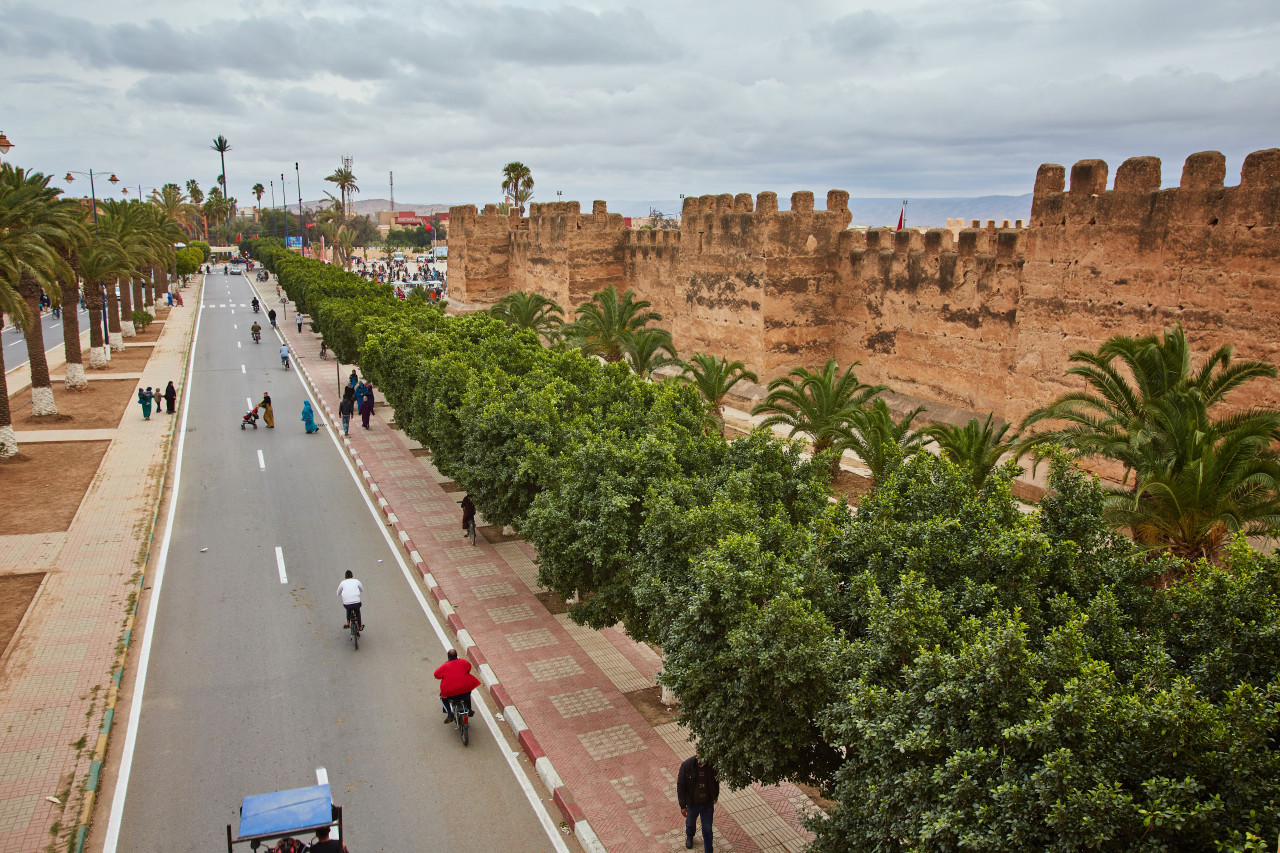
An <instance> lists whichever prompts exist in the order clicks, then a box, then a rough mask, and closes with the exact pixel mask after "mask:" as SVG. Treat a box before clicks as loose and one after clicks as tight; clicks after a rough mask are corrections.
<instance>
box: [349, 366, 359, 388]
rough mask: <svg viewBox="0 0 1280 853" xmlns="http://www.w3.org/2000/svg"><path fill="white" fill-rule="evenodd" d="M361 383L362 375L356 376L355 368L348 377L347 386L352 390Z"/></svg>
mask: <svg viewBox="0 0 1280 853" xmlns="http://www.w3.org/2000/svg"><path fill="white" fill-rule="evenodd" d="M359 384H360V377H358V376H356V372H355V371H354V370H353V371H351V375H350V376H348V377H347V387H348V388H350V389H352V390H355V387H356V386H357V385H359Z"/></svg>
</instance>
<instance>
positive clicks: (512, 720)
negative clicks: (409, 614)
mask: <svg viewBox="0 0 1280 853" xmlns="http://www.w3.org/2000/svg"><path fill="white" fill-rule="evenodd" d="M281 334H282V335H284V334H285V332H284V330H283V329H282V330H281ZM295 352H296V350H295ZM294 361H295V364H297V366H298V369H299V370H300V371H301V372H302V376H303V378H304V379H305V380H306V382H307V385H308V386H309V387H310V388H311V392H312V395H313V396H314V397H315V398H316V400H317V401H319V403H320V405H321V406H322V407H324V411H325V414H326V415H327V416H328V426H329V427H330V428H332V429H334V430H336V429H338V425H339V424H341V423H342V419H341V417H335V416H334V412H333V410H332V409H330V408H329V404H328V402H327V401H326V400H325V398H324V397H323V396H321V394H320V392H319V390H318V385H317V384H316V383H315V382H314V381H313V380H312V378H311V373H310V371H309V370H307V367H306V365H305V364H303V363H302V362H301V361H299V360H298V359H297V358H296V356H295V359H294ZM339 437H340V438H341V439H342V445H343V447H344V448H346V451H347V454H348V455H349V456H350V457H351V460H352V462H354V463H355V466H356V470H357V471H359V472H360V477H361V479H363V480H364V484H365V487H366V488H368V489H369V493H370V495H372V497H373V499H374V500H375V501H377V504H378V509H379V510H381V511H382V514H383V516H385V518H386V521H387V524H388V525H390V527H391V529H392V531H393V532H394V533H395V537H396V540H397V541H399V543H400V547H401V548H403V549H404V551H405V554H406V555H408V557H409V560H410V561H412V563H413V565H414V568H416V569H417V570H418V573H419V574H420V575H421V576H422V580H423V582H424V583H425V584H426V585H427V590H428V591H429V592H430V593H431V597H432V599H433V600H434V601H435V602H436V607H437V609H438V610H439V611H440V615H441V616H442V617H443V618H444V621H445V622H447V623H448V625H449V629H450V630H451V631H453V634H454V637H455V638H456V639H457V645H458V646H459V647H460V648H461V650H462V651H463V653H464V654H466V656H467V659H468V660H470V661H471V664H472V665H473V666H474V667H476V669H477V670H479V674H480V681H481V682H482V683H483V684H484V686H485V689H487V690H488V691H489V697H490V698H491V699H492V700H493V703H494V705H496V706H497V707H498V708H499V709H501V712H502V719H503V720H504V721H505V722H506V724H507V726H508V728H510V729H511V733H512V734H513V735H515V738H516V740H517V741H518V742H519V743H520V748H521V749H522V750H524V754H525V755H526V756H528V758H529V761H530V762H532V764H533V767H534V770H535V771H536V772H537V774H538V778H539V779H540V780H542V784H543V785H544V786H545V787H546V789H547V791H548V792H549V793H550V794H551V798H552V800H554V801H555V804H556V807H557V808H558V809H559V810H560V816H561V817H562V818H563V820H564V824H565V825H567V826H568V827H569V828H570V829H572V830H573V834H574V836H575V837H577V839H578V843H579V844H581V845H582V849H583V850H585V851H587V853H606V850H605V846H604V845H603V844H601V843H600V839H599V837H598V836H597V835H596V833H595V830H593V829H592V828H591V824H590V823H589V822H588V821H587V818H586V815H585V814H584V813H583V811H582V808H581V807H579V805H578V803H577V801H576V800H575V799H574V798H573V792H572V791H570V790H569V787H568V786H567V785H565V784H564V780H563V779H561V778H560V774H559V773H557V772H556V769H555V767H554V766H553V765H552V763H551V759H550V758H548V757H547V754H546V753H545V752H543V750H542V746H541V745H540V744H539V743H538V739H537V737H536V736H535V735H534V733H533V730H532V729H530V728H529V726H528V725H527V724H526V723H525V721H524V717H522V716H521V715H520V710H519V709H518V708H517V707H516V705H515V703H514V702H513V701H512V699H511V695H510V694H509V693H507V689H506V688H505V687H503V686H502V682H501V681H499V680H498V676H497V674H496V673H495V672H494V671H493V667H491V666H490V665H489V661H488V659H487V658H486V657H485V655H484V652H483V651H481V650H480V646H479V645H477V644H476V642H475V640H474V639H472V637H471V632H469V631H468V630H467V628H466V625H465V624H464V623H463V621H462V617H461V616H460V615H458V612H457V611H456V610H454V608H453V605H452V604H450V603H449V598H448V596H447V595H446V594H445V592H444V590H443V589H442V588H441V587H440V584H439V582H438V581H437V580H436V578H435V575H433V574H432V573H431V568H430V567H429V566H428V565H427V563H426V561H425V560H423V559H422V555H421V554H419V553H418V549H417V547H416V546H415V545H414V544H413V540H412V539H410V538H409V533H408V531H406V530H405V529H404V525H403V524H401V523H400V517H399V516H398V515H397V514H396V512H395V509H394V508H393V507H392V506H391V503H390V501H388V500H387V499H386V498H385V497H384V496H383V494H382V490H381V489H379V488H378V484H377V482H376V481H375V480H374V479H373V475H372V474H370V473H369V469H368V468H366V467H365V465H364V460H363V459H361V458H360V453H359V452H358V451H357V450H356V448H355V445H353V444H352V443H351V439H350V438H348V437H347V436H345V435H340V436H339Z"/></svg>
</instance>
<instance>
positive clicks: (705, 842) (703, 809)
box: [676, 749, 720, 853]
mask: <svg viewBox="0 0 1280 853" xmlns="http://www.w3.org/2000/svg"><path fill="white" fill-rule="evenodd" d="M718 799H720V780H719V779H717V778H716V768H715V767H714V766H712V765H711V764H703V763H702V761H701V760H700V759H699V756H698V752H697V750H696V749H695V751H694V753H693V757H692V758H689V759H686V760H685V761H684V763H682V764H681V765H680V775H678V776H677V777H676V800H677V801H678V802H679V804H680V814H682V815H684V849H686V850H692V849H693V832H694V830H695V829H696V828H697V823H698V818H699V817H701V818H702V849H703V853H711V813H712V812H713V811H714V810H715V807H716V800H718Z"/></svg>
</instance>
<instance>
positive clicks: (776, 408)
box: [751, 358, 888, 476]
mask: <svg viewBox="0 0 1280 853" xmlns="http://www.w3.org/2000/svg"><path fill="white" fill-rule="evenodd" d="M861 363H862V362H858V361H855V362H854V363H853V364H851V365H849V366H848V367H847V368H846V369H845V371H844V373H840V372H839V367H838V366H837V364H836V360H835V359H834V358H830V359H827V363H826V364H825V365H824V366H823V368H822V370H821V371H820V372H816V373H815V372H813V371H811V370H809V369H808V368H805V367H797V368H795V369H794V370H792V371H791V372H790V373H788V374H787V375H786V376H780V377H778V378H777V379H775V380H773V381H772V382H770V383H769V396H767V397H766V398H765V400H764V402H762V403H760V404H759V405H757V406H756V407H755V408H754V409H752V410H751V414H753V415H766V416H767V417H765V419H764V420H763V421H761V422H760V426H763V427H772V426H773V425H775V424H781V425H783V426H788V427H791V432H790V435H793V436H794V435H796V434H797V433H805V434H806V435H808V436H809V442H810V443H811V444H812V445H813V452H814V454H820V453H824V452H826V451H827V450H831V449H832V448H834V447H835V446H836V444H837V442H839V441H840V440H841V439H842V438H843V437H844V435H845V431H846V430H847V429H848V427H849V424H850V423H851V422H852V421H853V420H854V419H855V418H856V417H857V415H858V412H859V411H861V409H862V407H863V406H865V405H866V404H867V402H868V401H869V400H871V399H872V398H873V397H875V396H876V395H877V394H879V393H880V392H881V391H884V390H886V389H887V388H888V386H887V385H867V384H865V383H863V382H860V381H859V380H858V375H857V374H856V373H854V372H853V369H854V368H855V367H857V366H858V365H859V364H861ZM828 464H829V465H830V466H831V473H832V475H833V476H834V475H835V473H836V472H837V471H838V470H839V469H840V456H839V454H838V453H837V454H835V455H833V456H832V457H831V460H830V462H829V463H828Z"/></svg>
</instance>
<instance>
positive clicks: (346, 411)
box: [338, 386, 356, 435]
mask: <svg viewBox="0 0 1280 853" xmlns="http://www.w3.org/2000/svg"><path fill="white" fill-rule="evenodd" d="M355 413H356V389H354V388H352V387H351V386H347V388H346V389H345V390H344V391H343V393H342V402H341V403H339V404H338V414H339V415H341V416H342V434H343V435H350V432H349V430H350V429H351V416H352V415H354V414H355Z"/></svg>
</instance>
